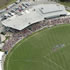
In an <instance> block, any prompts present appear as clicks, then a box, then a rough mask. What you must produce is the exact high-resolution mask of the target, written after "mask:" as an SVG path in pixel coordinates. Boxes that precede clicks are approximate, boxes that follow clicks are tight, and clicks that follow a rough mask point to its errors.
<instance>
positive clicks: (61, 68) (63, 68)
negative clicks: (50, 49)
mask: <svg viewBox="0 0 70 70" xmlns="http://www.w3.org/2000/svg"><path fill="white" fill-rule="evenodd" d="M44 59H47V60H48V61H49V62H51V63H53V64H54V65H56V66H58V67H59V68H60V69H62V70H65V69H64V68H63V67H62V66H60V65H58V64H57V63H56V62H54V61H52V60H51V59H49V58H48V57H47V56H45V57H44Z"/></svg>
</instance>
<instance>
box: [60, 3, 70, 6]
mask: <svg viewBox="0 0 70 70" xmlns="http://www.w3.org/2000/svg"><path fill="white" fill-rule="evenodd" d="M60 4H62V5H65V6H69V7H70V2H60Z"/></svg>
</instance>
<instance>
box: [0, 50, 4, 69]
mask: <svg viewBox="0 0 70 70" xmlns="http://www.w3.org/2000/svg"><path fill="white" fill-rule="evenodd" d="M3 55H4V52H1V51H0V70H2V57H3Z"/></svg>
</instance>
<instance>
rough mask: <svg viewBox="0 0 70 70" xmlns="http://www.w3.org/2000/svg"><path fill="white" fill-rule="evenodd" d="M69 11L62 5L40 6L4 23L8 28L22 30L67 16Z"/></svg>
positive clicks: (15, 15) (14, 16)
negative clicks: (34, 24)
mask: <svg viewBox="0 0 70 70" xmlns="http://www.w3.org/2000/svg"><path fill="white" fill-rule="evenodd" d="M66 15H67V11H66V10H65V8H64V6H63V5H60V4H39V5H35V6H33V7H32V8H29V9H27V10H25V11H21V15H17V14H14V15H13V16H12V17H10V18H7V19H6V20H3V21H2V24H3V25H4V26H6V27H10V28H13V29H17V30H22V29H24V28H26V27H27V26H29V25H31V24H33V23H37V22H40V21H42V20H44V19H48V18H54V17H59V16H66Z"/></svg>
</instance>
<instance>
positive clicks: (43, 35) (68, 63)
mask: <svg viewBox="0 0 70 70" xmlns="http://www.w3.org/2000/svg"><path fill="white" fill-rule="evenodd" d="M4 70H70V24H64V25H58V26H54V27H51V28H45V29H43V30H41V31H39V32H36V33H33V34H32V35H31V36H29V37H27V38H25V39H24V40H22V41H21V42H19V43H18V44H16V45H15V47H14V48H13V49H12V50H11V52H10V53H9V54H8V56H7V57H6V61H5V64H4Z"/></svg>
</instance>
